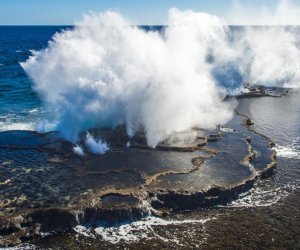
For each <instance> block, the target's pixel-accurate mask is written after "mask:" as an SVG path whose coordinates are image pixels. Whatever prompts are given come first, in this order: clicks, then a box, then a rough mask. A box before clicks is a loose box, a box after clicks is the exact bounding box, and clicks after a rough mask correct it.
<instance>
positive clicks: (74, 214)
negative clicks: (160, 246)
mask: <svg viewBox="0 0 300 250" xmlns="http://www.w3.org/2000/svg"><path fill="white" fill-rule="evenodd" d="M247 119H249V120H247ZM249 121H250V122H249ZM251 125H252V122H251V120H250V118H248V117H245V116H242V115H239V114H237V115H236V116H235V118H234V120H233V121H232V122H231V123H229V124H227V127H226V129H223V128H221V127H219V128H217V129H216V130H215V131H200V132H201V133H200V132H199V133H200V134H198V135H197V137H196V138H195V141H194V142H193V143H191V144H188V145H168V144H167V143H162V144H161V145H159V146H158V147H157V148H156V149H150V148H148V147H147V146H146V145H145V144H144V139H143V136H142V134H140V135H139V136H137V138H136V139H134V140H132V143H131V145H132V147H131V148H126V147H125V142H126V141H127V138H126V136H125V135H124V134H123V133H122V131H123V130H122V128H119V129H117V130H116V132H113V131H94V133H95V135H96V134H101V135H102V136H105V138H106V140H108V142H109V144H110V145H111V151H109V152H107V153H106V154H105V155H94V154H86V155H85V156H83V157H81V156H77V155H75V154H74V153H73V150H72V147H73V145H72V144H70V143H68V142H65V141H62V140H61V139H60V138H59V136H58V135H57V134H56V133H48V134H37V133H35V132H30V131H23V132H22V131H14V132H3V133H0V148H1V151H0V172H1V179H0V187H1V190H2V192H1V193H0V200H1V203H0V235H1V238H0V245H1V246H10V245H14V244H18V243H20V242H21V241H24V240H26V239H28V238H29V237H34V236H36V235H39V234H40V233H41V232H53V231H54V232H65V231H69V230H72V228H73V227H74V226H76V225H80V224H85V225H86V224H88V225H90V226H95V225H97V224H99V223H102V224H104V225H112V224H118V223H122V222H126V221H134V220H138V219H140V218H142V217H145V216H147V215H151V214H152V215H156V216H162V215H164V214H166V213H171V212H178V211H185V210H193V209H199V208H208V207H212V206H215V205H219V204H226V203H227V202H230V201H232V200H233V199H236V198H237V197H238V195H239V194H240V193H242V192H245V191H247V190H249V189H250V188H252V187H253V185H254V183H255V181H256V180H257V179H258V178H266V177H268V176H270V175H272V174H273V173H274V170H275V166H276V155H275V153H274V152H273V151H272V149H271V146H272V142H271V141H270V140H269V138H267V137H265V136H263V135H260V134H259V133H256V131H254V130H253V128H252V127H251ZM257 152H264V153H263V154H257Z"/></svg>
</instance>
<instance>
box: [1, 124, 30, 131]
mask: <svg viewBox="0 0 300 250" xmlns="http://www.w3.org/2000/svg"><path fill="white" fill-rule="evenodd" d="M12 130H30V131H34V130H35V123H33V122H16V123H0V131H12Z"/></svg>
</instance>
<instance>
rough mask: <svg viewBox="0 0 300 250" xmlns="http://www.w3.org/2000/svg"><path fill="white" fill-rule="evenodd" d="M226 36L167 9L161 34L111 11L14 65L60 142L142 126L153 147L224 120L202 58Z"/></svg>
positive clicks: (215, 24)
mask: <svg viewBox="0 0 300 250" xmlns="http://www.w3.org/2000/svg"><path fill="white" fill-rule="evenodd" d="M227 32H228V27H227V26H226V24H225V23H224V22H223V21H222V20H220V19H219V18H217V17H215V16H210V15H208V14H204V13H195V12H192V11H184V12H180V11H178V10H176V9H172V10H170V11H169V20H168V27H167V28H165V31H164V32H163V33H162V34H160V33H158V32H154V31H149V32H146V31H144V30H142V29H139V28H137V27H134V26H131V25H129V23H127V22H126V21H125V20H124V19H123V18H122V17H121V16H120V15H119V14H117V13H114V12H105V13H100V14H98V15H96V14H91V15H86V16H85V17H84V20H83V21H82V22H81V23H79V24H78V25H76V27H75V28H74V29H72V30H65V31H64V32H62V33H57V34H55V35H54V37H53V39H52V41H50V42H49V45H48V48H46V49H44V50H41V51H39V52H36V53H35V54H34V55H33V56H31V57H30V58H29V59H28V60H27V61H26V62H25V63H22V64H21V65H22V67H23V68H24V69H25V70H26V72H27V73H28V74H29V75H30V76H31V77H32V79H33V80H34V82H35V87H34V88H35V90H36V91H37V92H38V93H39V94H40V95H41V96H42V98H43V99H44V101H45V102H46V104H48V105H49V106H51V107H52V109H55V110H56V111H57V114H59V116H60V117H59V124H58V126H57V128H58V129H59V131H60V132H61V134H62V136H63V137H64V138H66V139H69V140H71V141H73V142H75V141H76V140H77V136H78V133H79V132H80V131H84V130H86V129H89V128H95V127H115V126H117V125H119V124H126V127H127V132H128V135H129V136H133V135H134V134H135V133H136V132H137V131H138V130H140V129H144V131H145V134H146V138H147V142H148V145H150V146H152V147H155V146H156V145H157V144H158V143H159V142H161V141H163V140H165V139H167V138H168V137H170V136H171V135H172V134H174V133H177V132H183V131H186V130H189V129H191V128H193V127H201V128H204V129H209V128H213V127H215V126H216V125H218V124H222V123H225V122H226V121H228V120H229V119H230V118H231V115H232V110H233V108H232V104H231V103H228V102H223V101H222V100H223V96H222V95H220V92H219V89H218V87H217V86H216V83H215V80H214V78H213V77H212V74H211V70H212V68H213V64H214V62H208V61H207V56H208V54H209V53H214V55H217V56H216V57H217V58H227V56H226V53H227V54H230V49H229V50H227V49H226V46H227V42H226V33H227ZM220 47H222V50H220V49H219V48H220Z"/></svg>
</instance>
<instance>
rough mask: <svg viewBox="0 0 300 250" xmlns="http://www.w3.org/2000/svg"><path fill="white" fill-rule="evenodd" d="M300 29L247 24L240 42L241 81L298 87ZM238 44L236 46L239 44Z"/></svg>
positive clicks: (299, 81) (299, 80)
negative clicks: (242, 79) (241, 58)
mask: <svg viewBox="0 0 300 250" xmlns="http://www.w3.org/2000/svg"><path fill="white" fill-rule="evenodd" d="M299 38H300V37H299V29H297V28H295V27H248V28H245V30H244V34H243V38H242V39H241V40H240V41H239V45H238V46H240V50H241V51H240V54H241V55H244V57H243V60H240V70H241V72H242V74H243V77H244V81H245V82H250V83H254V84H258V85H264V86H270V87H300V48H299V41H300V40H299ZM238 46H237V47H238Z"/></svg>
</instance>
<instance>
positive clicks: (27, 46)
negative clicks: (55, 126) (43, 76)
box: [0, 26, 69, 131]
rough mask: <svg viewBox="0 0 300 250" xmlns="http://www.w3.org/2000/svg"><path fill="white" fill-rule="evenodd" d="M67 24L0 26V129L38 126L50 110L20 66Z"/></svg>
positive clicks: (29, 128)
mask: <svg viewBox="0 0 300 250" xmlns="http://www.w3.org/2000/svg"><path fill="white" fill-rule="evenodd" d="M67 28H69V27H67V26H0V131H4V130H14V129H21V130H22V129H28V130H32V129H35V126H36V125H37V123H38V122H39V121H41V120H42V119H43V118H44V117H46V116H48V115H49V113H47V112H46V110H45V109H44V108H43V105H42V101H41V99H40V97H39V96H38V95H37V94H36V92H35V91H33V88H32V86H33V82H32V80H31V79H30V78H29V77H28V75H27V74H26V73H25V71H24V70H23V69H22V67H21V66H20V62H24V61H25V60H27V59H28V57H29V56H31V55H32V53H34V51H37V50H40V49H43V48H46V47H47V45H48V41H49V40H50V39H51V37H52V36H53V34H54V33H55V32H59V31H61V30H63V29H67Z"/></svg>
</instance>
